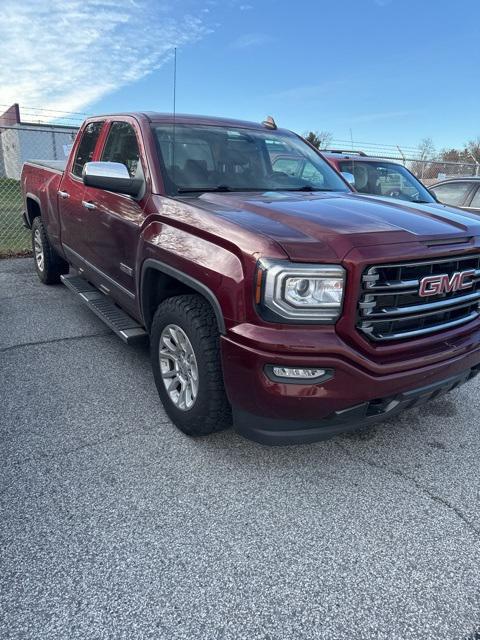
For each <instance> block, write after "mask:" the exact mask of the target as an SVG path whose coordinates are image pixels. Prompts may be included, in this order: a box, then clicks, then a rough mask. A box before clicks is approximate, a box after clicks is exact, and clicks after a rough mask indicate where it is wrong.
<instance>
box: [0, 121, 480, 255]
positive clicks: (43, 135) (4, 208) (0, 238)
mask: <svg viewBox="0 0 480 640" xmlns="http://www.w3.org/2000/svg"><path fill="white" fill-rule="evenodd" d="M77 130H78V126H77V122H75V125H73V124H72V125H46V124H26V123H25V124H16V125H14V126H11V127H9V126H0V258H1V257H5V256H9V255H21V254H25V253H28V252H29V251H30V234H29V232H28V231H27V230H26V229H25V228H24V227H23V223H22V211H23V201H22V195H21V190H20V174H21V171H22V165H23V163H24V162H25V161H27V160H65V159H66V158H67V157H68V155H69V153H70V149H71V146H72V144H73V140H74V138H75V135H76V132H77ZM330 146H331V147H332V148H339V149H350V150H352V149H355V150H357V151H363V152H364V153H366V154H367V155H368V156H374V157H377V158H385V159H390V160H394V161H396V162H399V163H401V164H403V165H405V166H406V167H407V168H408V169H410V171H412V172H413V173H414V174H415V175H416V176H417V177H418V178H419V179H420V180H421V181H422V182H424V184H425V185H426V186H429V185H431V184H433V183H434V182H436V181H438V180H441V179H443V178H446V177H452V176H474V175H479V174H480V171H479V165H475V164H474V163H472V164H468V163H458V162H443V161H441V160H435V159H422V158H421V157H419V151H418V149H416V148H415V147H399V146H394V145H378V144H373V143H368V142H355V143H353V142H352V141H350V142H349V143H347V142H346V141H345V140H333V141H332V142H331V144H330Z"/></svg>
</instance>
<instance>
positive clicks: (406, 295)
mask: <svg viewBox="0 0 480 640" xmlns="http://www.w3.org/2000/svg"><path fill="white" fill-rule="evenodd" d="M470 270H472V271H475V275H474V276H473V277H471V278H469V281H472V280H473V286H472V287H469V288H468V289H466V290H461V291H455V292H450V293H439V294H436V295H433V296H429V297H422V296H420V295H419V288H420V282H421V280H422V279H423V278H425V277H427V276H435V275H448V277H449V278H452V277H453V275H454V274H455V273H457V272H462V271H470ZM479 305H480V255H469V256H460V257H455V258H442V259H438V260H430V261H428V262H427V261H423V262H408V263H403V264H386V265H375V266H372V267H368V268H367V269H366V271H365V272H364V274H363V276H362V290H361V296H360V301H359V303H358V322H357V328H358V329H359V330H360V331H361V332H362V333H363V334H365V335H366V336H367V337H368V338H369V339H370V340H375V341H384V340H405V339H409V338H415V337H421V336H423V335H428V334H432V333H435V332H437V331H443V330H445V329H450V328H453V327H457V326H460V325H462V324H465V323H466V322H470V321H471V320H474V319H475V318H478V316H479V315H480V308H479Z"/></svg>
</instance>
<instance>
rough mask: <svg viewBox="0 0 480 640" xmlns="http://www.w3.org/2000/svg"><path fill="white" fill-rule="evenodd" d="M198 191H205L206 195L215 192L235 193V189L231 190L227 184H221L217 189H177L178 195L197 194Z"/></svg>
mask: <svg viewBox="0 0 480 640" xmlns="http://www.w3.org/2000/svg"><path fill="white" fill-rule="evenodd" d="M196 191H203V192H204V193H207V192H209V193H210V192H215V191H219V192H222V191H223V192H227V191H233V189H231V188H230V187H229V186H228V185H226V184H219V185H218V186H217V187H196V188H195V189H193V188H190V187H188V188H185V189H184V188H180V189H177V192H178V193H195V192H196Z"/></svg>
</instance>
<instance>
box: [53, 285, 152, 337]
mask: <svg viewBox="0 0 480 640" xmlns="http://www.w3.org/2000/svg"><path fill="white" fill-rule="evenodd" d="M60 277H61V280H62V282H63V284H64V285H65V286H66V287H68V288H69V289H70V291H73V293H75V294H76V295H77V296H78V297H79V298H80V300H81V301H82V302H84V303H85V304H86V305H87V306H88V307H89V308H90V309H91V310H92V311H93V313H95V314H96V315H97V316H98V317H99V318H100V319H101V320H103V322H105V324H106V325H107V326H109V327H110V329H112V331H113V332H114V333H116V334H117V336H118V337H119V338H121V339H122V340H123V341H124V342H126V343H127V344H138V343H139V342H146V340H147V338H148V334H147V332H146V331H145V329H144V328H143V327H142V326H141V325H140V324H138V322H137V321H136V320H134V319H133V318H132V317H130V316H129V315H128V314H127V313H125V311H122V309H120V308H119V307H117V306H116V304H114V302H113V301H112V300H110V298H107V296H105V295H103V293H101V292H100V291H99V290H98V289H96V288H95V287H94V286H93V285H91V284H90V283H89V282H87V281H86V280H85V279H84V278H82V277H81V276H77V275H63V276H60Z"/></svg>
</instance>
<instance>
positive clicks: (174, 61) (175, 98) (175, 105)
mask: <svg viewBox="0 0 480 640" xmlns="http://www.w3.org/2000/svg"><path fill="white" fill-rule="evenodd" d="M176 112H177V47H175V48H174V50H173V136H172V137H173V140H172V142H173V148H172V179H173V182H174V183H175V118H176ZM175 184H176V183H175Z"/></svg>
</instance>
